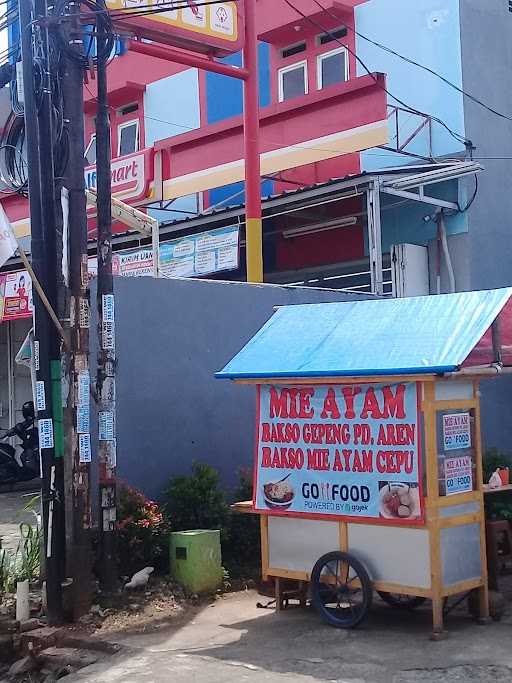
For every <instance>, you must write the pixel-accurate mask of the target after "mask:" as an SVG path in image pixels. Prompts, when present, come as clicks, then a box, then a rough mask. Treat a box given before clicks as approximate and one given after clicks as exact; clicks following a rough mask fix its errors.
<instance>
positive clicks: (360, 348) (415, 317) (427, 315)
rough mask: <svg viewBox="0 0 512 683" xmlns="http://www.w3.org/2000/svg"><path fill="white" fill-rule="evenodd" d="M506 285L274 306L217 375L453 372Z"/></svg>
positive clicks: (499, 304)
mask: <svg viewBox="0 0 512 683" xmlns="http://www.w3.org/2000/svg"><path fill="white" fill-rule="evenodd" d="M511 296H512V288H506V289H496V290H489V291H481V292H462V293H459V294H444V295H440V296H425V297H415V298H408V299H384V300H380V301H378V300H377V301H356V302H344V303H330V304H305V305H298V306H286V307H282V308H279V309H278V310H277V312H276V313H275V314H274V315H273V316H272V318H271V319H270V320H269V321H268V322H267V323H266V324H265V325H264V326H263V327H262V328H261V330H260V331H259V332H258V333H257V334H256V335H255V336H254V337H253V338H252V339H251V340H250V341H249V343H248V344H247V345H246V346H245V347H244V348H243V349H242V350H241V351H240V352H239V353H238V354H237V355H236V356H235V357H234V358H233V360H232V361H230V362H229V363H228V364H227V365H226V367H225V368H224V369H223V370H222V371H221V372H219V373H217V375H216V376H217V377H219V378H221V379H244V378H245V379H251V378H252V379H257V378H263V377H268V378H272V377H276V378H277V377H304V378H307V377H350V376H353V377H364V376H371V375H394V374H422V373H423V374H425V373H439V372H453V371H455V370H457V369H458V368H459V367H460V366H461V365H462V363H463V362H464V361H465V360H466V358H467V357H468V356H469V354H470V353H471V351H472V350H473V349H474V347H475V346H476V345H477V344H478V342H479V341H480V339H481V338H482V336H483V335H484V334H485V332H486V331H487V330H488V329H489V327H490V326H491V325H492V323H493V321H494V320H495V319H496V318H497V317H498V315H499V314H500V312H501V310H502V309H503V307H504V306H505V304H506V303H507V301H508V300H509V299H510V297H511Z"/></svg>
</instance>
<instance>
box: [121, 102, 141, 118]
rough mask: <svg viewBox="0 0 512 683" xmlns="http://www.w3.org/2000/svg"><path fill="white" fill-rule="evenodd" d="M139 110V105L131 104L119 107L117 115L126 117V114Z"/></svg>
mask: <svg viewBox="0 0 512 683" xmlns="http://www.w3.org/2000/svg"><path fill="white" fill-rule="evenodd" d="M138 110H139V105H138V104H137V102H134V103H133V104H127V105H126V107H121V109H120V110H119V114H120V115H121V116H126V115H127V114H133V112H134V111H138Z"/></svg>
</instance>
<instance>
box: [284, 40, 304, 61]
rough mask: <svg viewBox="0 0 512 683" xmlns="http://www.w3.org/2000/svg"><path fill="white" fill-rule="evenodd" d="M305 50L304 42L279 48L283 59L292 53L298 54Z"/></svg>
mask: <svg viewBox="0 0 512 683" xmlns="http://www.w3.org/2000/svg"><path fill="white" fill-rule="evenodd" d="M305 51H306V43H297V45H290V46H289V47H285V48H284V50H281V56H282V57H283V59H286V57H291V56H292V55H298V54H299V53H300V52H305Z"/></svg>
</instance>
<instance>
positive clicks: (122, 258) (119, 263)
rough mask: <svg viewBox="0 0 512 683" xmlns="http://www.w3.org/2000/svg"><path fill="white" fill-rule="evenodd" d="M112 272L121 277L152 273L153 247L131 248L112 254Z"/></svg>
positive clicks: (149, 274)
mask: <svg viewBox="0 0 512 683" xmlns="http://www.w3.org/2000/svg"><path fill="white" fill-rule="evenodd" d="M112 273H113V275H121V276H123V277H144V276H152V275H153V249H151V248H149V249H131V250H130V251H119V252H117V253H115V254H112Z"/></svg>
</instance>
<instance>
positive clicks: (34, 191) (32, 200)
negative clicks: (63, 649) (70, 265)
mask: <svg viewBox="0 0 512 683" xmlns="http://www.w3.org/2000/svg"><path fill="white" fill-rule="evenodd" d="M19 18H20V34H21V46H22V60H23V63H22V66H23V92H24V116H25V135H26V149H27V167H28V187H29V205H30V224H31V252H32V266H33V269H34V273H35V275H36V277H37V278H38V280H39V282H40V283H41V285H42V287H43V289H44V291H46V292H48V291H50V290H51V289H52V288H50V287H49V284H50V281H51V273H50V272H49V261H48V256H49V254H48V253H47V244H46V241H45V237H47V230H51V228H52V227H53V226H50V225H49V226H46V228H45V226H44V225H43V219H44V214H43V206H42V179H41V163H40V161H41V160H40V154H39V149H40V143H41V136H40V131H39V121H38V115H37V106H36V97H35V83H34V69H33V65H34V24H33V23H32V22H33V20H34V18H35V17H34V12H33V7H32V2H31V1H30V0H19ZM50 142H51V139H50ZM51 180H52V182H53V177H52V178H51ZM43 182H44V181H43ZM51 197H52V200H53V188H52V193H51ZM34 306H35V316H34V320H35V322H34V359H33V362H34V365H35V371H36V387H35V394H36V397H37V405H36V406H35V407H36V410H37V420H38V431H39V451H40V457H41V470H42V492H41V493H42V507H43V527H44V550H45V560H46V562H45V567H46V597H47V616H48V621H49V623H50V624H57V623H60V622H61V621H62V616H63V615H62V583H61V576H60V572H59V561H60V560H59V557H58V554H57V553H58V552H59V551H61V548H59V543H58V540H59V533H58V532H57V533H54V530H55V529H54V521H55V517H54V514H53V513H54V510H55V506H56V505H58V500H57V499H56V492H57V487H56V475H57V472H56V463H55V450H54V422H53V410H52V408H53V406H52V395H51V379H52V377H51V360H50V359H51V350H52V347H53V342H52V339H51V338H52V335H53V334H54V332H53V328H52V321H51V320H50V318H49V315H48V313H47V311H46V309H45V307H44V305H43V304H42V302H41V299H40V297H39V296H38V294H37V291H34Z"/></svg>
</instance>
